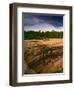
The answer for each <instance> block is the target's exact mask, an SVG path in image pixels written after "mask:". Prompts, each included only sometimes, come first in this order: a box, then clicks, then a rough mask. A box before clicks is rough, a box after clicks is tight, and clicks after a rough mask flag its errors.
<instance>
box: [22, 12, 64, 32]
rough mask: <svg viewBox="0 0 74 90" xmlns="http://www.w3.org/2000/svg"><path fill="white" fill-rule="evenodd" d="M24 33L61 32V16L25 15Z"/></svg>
mask: <svg viewBox="0 0 74 90" xmlns="http://www.w3.org/2000/svg"><path fill="white" fill-rule="evenodd" d="M23 23H24V30H25V31H39V30H41V31H44V32H45V31H52V30H55V31H63V16H60V15H56V16H55V15H25V14H24V20H23Z"/></svg>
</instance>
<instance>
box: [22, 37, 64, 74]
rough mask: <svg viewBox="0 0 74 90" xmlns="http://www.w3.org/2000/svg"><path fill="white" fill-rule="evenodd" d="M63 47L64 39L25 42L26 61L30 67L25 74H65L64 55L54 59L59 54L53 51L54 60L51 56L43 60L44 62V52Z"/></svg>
mask: <svg viewBox="0 0 74 90" xmlns="http://www.w3.org/2000/svg"><path fill="white" fill-rule="evenodd" d="M61 46H63V39H46V40H25V41H24V49H25V50H24V51H25V54H24V58H25V59H24V60H25V61H26V63H27V66H28V67H27V68H25V70H24V72H25V73H29V74H30V73H33V74H34V73H59V72H63V55H61V56H59V55H58V54H57V56H55V58H54V57H53V56H54V54H56V53H57V50H55V51H54V50H53V56H52V57H53V58H50V54H49V55H48V56H46V58H45V56H44V58H45V59H44V58H43V60H42V57H41V55H42V53H43V51H44V50H47V51H46V52H45V53H47V52H49V51H50V48H51V49H53V47H61ZM48 49H49V51H48ZM60 51H61V50H60ZM60 51H58V52H60ZM62 51H63V48H62ZM39 58H40V59H39ZM39 62H40V64H39ZM37 63H38V64H37ZM36 64H37V65H36Z"/></svg>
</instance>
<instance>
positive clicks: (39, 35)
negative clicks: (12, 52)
mask: <svg viewBox="0 0 74 90" xmlns="http://www.w3.org/2000/svg"><path fill="white" fill-rule="evenodd" d="M48 38H63V32H56V31H54V30H52V32H49V31H46V32H41V31H40V30H39V32H36V31H24V39H25V40H28V39H48Z"/></svg>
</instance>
